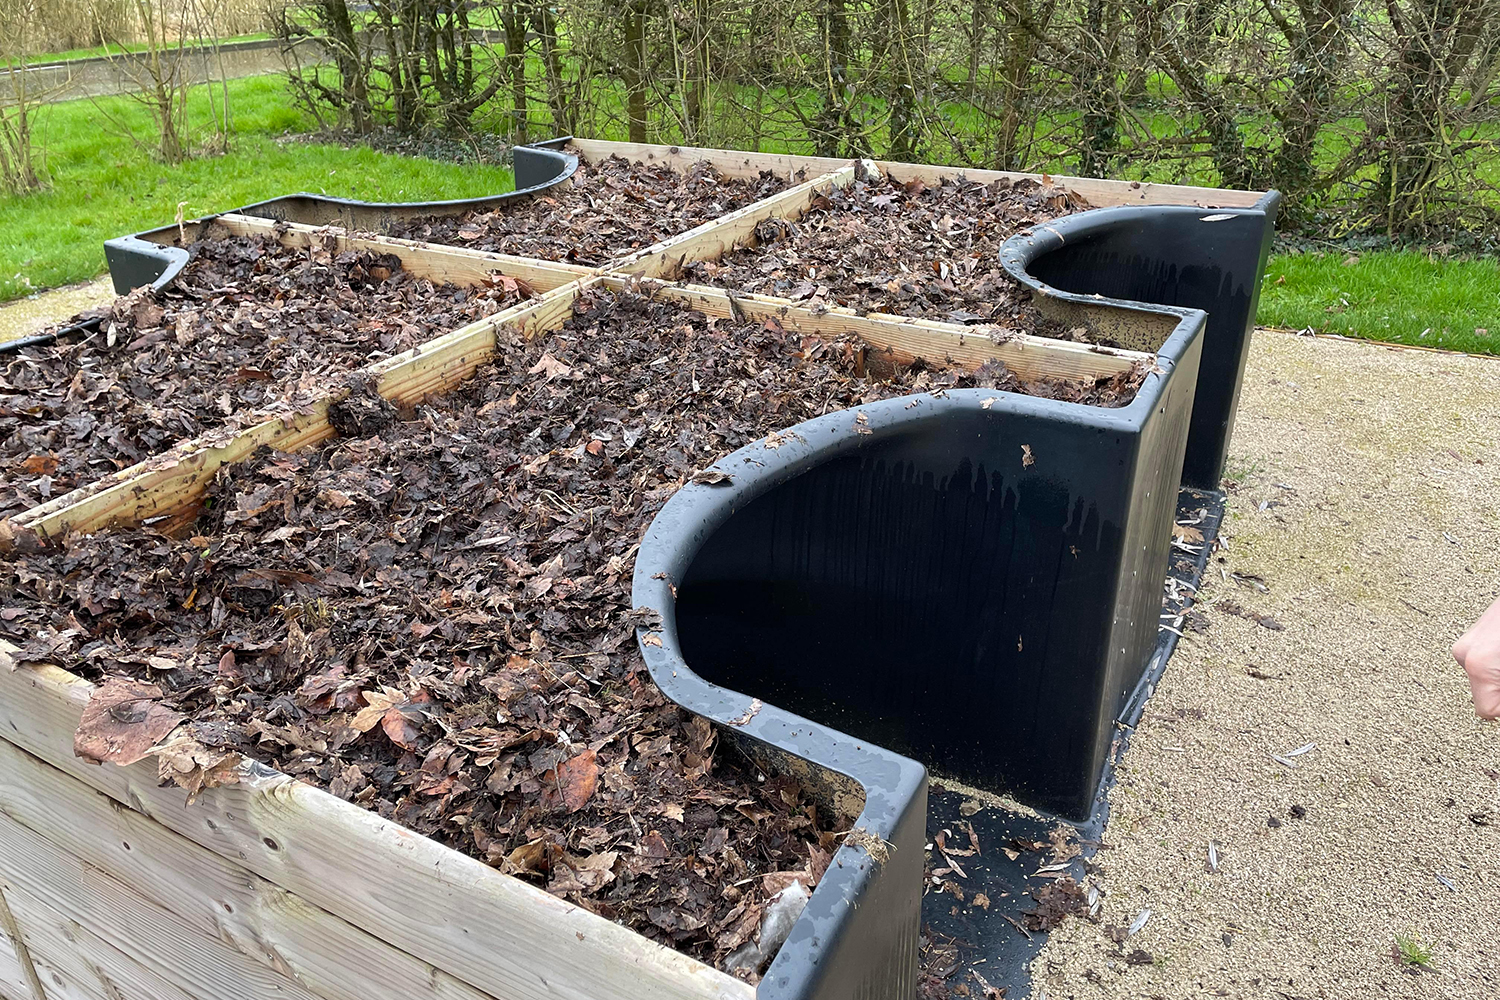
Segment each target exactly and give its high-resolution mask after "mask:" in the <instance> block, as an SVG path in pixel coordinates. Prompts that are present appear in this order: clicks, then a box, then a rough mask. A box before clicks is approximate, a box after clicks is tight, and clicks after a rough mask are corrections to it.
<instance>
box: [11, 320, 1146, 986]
mask: <svg viewBox="0 0 1500 1000" xmlns="http://www.w3.org/2000/svg"><path fill="white" fill-rule="evenodd" d="M862 348H863V345H861V344H859V343H858V342H853V341H848V342H846V341H824V340H819V339H817V338H815V337H807V336H803V335H801V334H791V333H787V332H785V331H784V330H782V329H781V328H780V327H779V326H777V325H776V324H775V323H774V322H770V323H766V324H764V325H760V324H754V323H745V322H732V321H727V320H715V319H710V318H707V317H705V316H704V315H703V314H701V313H695V312H688V311H684V310H682V309H680V308H677V307H675V306H671V305H667V304H662V303H656V302H652V301H649V300H647V299H645V298H643V297H640V296H637V295H633V294H627V293H621V294H620V295H618V296H617V295H615V294H612V293H608V292H592V293H588V294H587V295H586V296H585V297H584V298H583V299H581V300H580V302H579V304H578V305H577V306H575V315H574V316H573V318H571V319H570V320H569V321H568V322H567V323H566V325H565V326H564V327H563V328H562V329H561V330H559V331H557V332H555V333H552V334H547V335H543V336H538V337H535V338H534V339H532V340H529V341H516V342H513V343H510V344H508V345H505V346H504V347H503V348H502V350H501V352H500V353H499V355H498V356H497V358H496V360H495V361H494V362H493V363H491V364H490V365H488V366H486V367H485V368H483V369H481V370H480V371H479V372H478V373H477V374H476V375H475V376H474V377H473V378H471V379H469V380H468V381H467V382H466V383H464V385H463V386H462V387H461V388H460V389H459V390H458V391H456V392H455V393H453V394H452V395H451V396H448V397H446V398H443V399H440V400H434V401H431V402H429V403H428V404H425V405H421V406H418V407H416V408H414V409H412V410H410V411H407V412H396V411H395V410H394V409H393V408H391V407H389V406H388V405H386V404H384V403H383V402H381V401H376V400H374V399H372V398H371V396H370V394H369V393H368V392H365V393H362V394H358V395H356V396H355V397H353V398H352V399H351V401H350V402H349V403H348V404H345V405H341V406H339V407H338V408H337V410H336V412H335V414H334V418H335V421H336V425H337V426H339V427H340V428H341V429H343V430H345V431H346V432H347V433H349V434H351V435H353V436H348V437H342V438H337V439H335V440H333V441H331V442H329V443H328V444H326V445H324V446H322V447H320V448H318V449H315V450H311V451H307V452H303V453H300V454H270V453H268V454H266V455H265V456H263V457H262V458H261V459H260V460H259V461H258V462H252V463H247V464H244V465H239V466H229V467H226V468H225V469H224V470H222V471H221V473H220V475H219V477H218V478H217V480H216V481H215V483H214V484H213V486H212V488H211V490H210V492H209V502H208V505H207V507H206V509H205V510H204V512H203V513H202V515H201V516H200V517H199V519H198V521H197V523H196V525H195V527H194V528H193V529H192V530H193V531H194V532H195V533H194V534H193V536H192V537H189V538H184V539H172V538H168V537H165V536H163V535H161V534H158V533H156V532H153V531H151V530H147V529H133V530H126V531H120V532H115V533H105V534H100V535H96V536H92V537H75V538H70V539H68V540H66V541H65V542H64V543H63V546H62V547H60V548H53V549H40V550H33V551H29V552H15V553H12V556H11V558H9V559H8V560H6V561H3V562H0V635H4V636H6V637H7V638H9V639H10V640H11V641H13V642H15V643H17V644H18V645H21V646H22V647H23V651H22V653H20V654H19V656H18V658H19V659H33V660H51V661H53V662H58V663H61V664H63V665H64V666H67V667H69V668H70V669H74V670H77V671H79V672H81V673H83V674H84V675H85V676H88V677H90V678H92V679H95V680H99V681H104V682H105V683H106V685H108V684H111V683H112V684H117V685H118V684H122V683H124V682H123V681H121V680H118V678H121V677H122V676H123V677H128V678H131V679H133V683H139V682H145V681H149V682H150V683H152V684H156V685H159V686H160V688H161V690H162V692H163V693H162V695H161V696H160V699H161V702H162V704H161V705H158V706H157V709H158V710H157V711H156V713H155V716H154V717H155V718H156V719H157V721H158V723H160V722H161V721H162V719H163V717H162V715H161V711H163V710H168V709H170V710H176V711H180V712H182V713H184V714H185V715H186V716H187V718H189V719H191V720H192V727H191V728H192V732H193V734H194V735H195V737H196V739H197V740H198V741H199V742H200V743H201V744H202V745H203V749H204V750H205V752H210V753H209V756H211V751H216V750H218V751H223V750H232V751H237V752H239V753H242V754H244V755H246V756H249V757H253V758H256V759H259V760H262V761H265V762H266V763H268V764H270V765H273V766H275V767H276V768H278V769H280V770H282V771H284V772H286V773H289V774H292V775H295V776H297V777H299V778H302V779H304V780H307V781H310V782H313V783H315V784H317V785H320V786H322V787H325V788H327V789H328V790H329V791H331V792H332V793H334V794H336V795H339V796H341V797H344V798H346V799H349V800H352V801H354V802H356V803H359V804H360V805H363V806H365V807H367V808H370V809H373V810H376V811H378V812H379V813H380V814H381V815H383V816H386V817H388V818H390V819H393V820H395V821H397V822H400V823H402V824H404V825H406V826H408V827H410V828H412V829H414V830H416V831H418V832H421V833H423V834H427V835H429V836H432V837H434V838H436V839H438V840H440V841H442V842H444V843H446V844H449V845H451V846H452V847H455V848H457V849H459V850H462V851H465V852H467V853H469V854H471V855H473V856H475V857H477V858H480V859H482V860H485V861H487V862H489V863H490V864H493V865H495V866H497V867H499V868H500V869H501V870H503V871H506V872H510V873H512V874H515V875H518V876H520V877H522V878H525V879H528V880H530V881H532V882H534V883H535V884H537V885H541V886H545V887H546V888H547V889H548V890H550V891H552V892H554V893H556V894H558V895H560V896H562V897H564V898H566V899H568V900H570V901H571V902H573V903H576V904H577V905H579V906H582V907H585V908H587V909H590V910H592V911H594V912H597V913H600V914H602V915H604V916H606V917H609V918H611V919H613V920H616V921H619V922H621V923H623V924H625V925H627V926H629V927H632V928H634V929H635V930H637V931H639V932H641V933H643V934H645V935H647V936H649V937H652V938H655V939H657V940H660V941H663V942H666V943H669V944H671V945H673V946H675V947H677V948H679V949H681V950H683V951H685V952H688V953H689V954H692V955H694V956H697V957H699V958H701V959H703V960H706V961H710V962H720V961H722V959H723V958H724V956H725V955H726V954H728V953H729V952H730V951H732V950H733V949H734V948H735V947H736V946H738V945H739V944H741V943H743V942H744V941H745V940H747V938H748V937H749V936H750V935H751V934H752V933H753V932H754V931H755V929H756V927H757V925H758V921H759V919H760V914H761V910H762V907H763V906H764V904H765V902H766V900H767V899H768V898H769V897H770V895H772V894H773V893H774V892H776V891H778V890H779V889H781V888H782V887H784V886H785V885H786V884H787V883H788V882H789V881H790V880H791V879H792V878H793V877H796V878H800V879H802V880H803V881H804V883H806V884H808V885H811V884H813V883H815V882H816V881H817V879H818V878H819V877H820V876H821V874H822V872H823V869H824V868H825V867H826V865H827V864H828V860H829V858H830V856H831V854H832V852H833V851H834V850H836V848H837V846H838V844H839V841H840V836H839V831H841V830H844V829H847V826H848V822H849V820H850V817H841V816H832V815H828V814H826V813H824V812H820V811H819V810H818V809H817V808H816V807H814V806H813V804H812V802H811V801H810V799H809V798H808V797H807V795H806V794H805V792H804V791H803V790H802V789H800V788H799V787H797V786H796V785H795V784H794V783H792V782H790V781H788V780H786V779H784V778H779V777H774V776H773V777H769V778H765V779H764V780H762V779H761V778H760V776H758V775H756V774H755V773H754V772H753V770H748V769H745V768H742V767H741V766H739V765H738V764H736V763H735V762H734V761H733V760H731V759H730V758H729V757H728V756H727V755H725V754H724V753H721V752H720V748H719V747H718V741H717V736H716V732H715V730H714V729H713V728H712V727H711V726H710V725H708V724H707V723H705V722H704V721H703V720H701V719H699V718H697V717H694V716H691V715H689V714H687V713H685V712H682V711H680V710H679V709H677V708H676V707H674V706H673V705H672V704H671V703H669V702H668V701H666V699H665V698H664V697H663V695H662V694H661V693H660V692H659V691H658V689H657V688H656V687H655V686H654V685H653V684H652V682H651V681H650V679H649V676H648V674H647V673H646V671H645V667H644V664H643V662H642V660H641V659H640V656H639V654H638V651H637V647H636V642H635V639H634V630H635V626H636V622H637V618H636V616H635V615H634V613H633V612H632V608H631V605H630V576H631V572H632V566H633V561H634V556H635V552H636V548H637V545H638V542H639V539H640V537H641V535H642V533H643V531H644V529H645V528H646V526H647V525H648V524H649V523H650V521H651V519H652V518H653V517H654V516H655V514H656V513H657V511H658V510H659V509H660V508H661V506H662V504H664V503H665V502H666V500H667V499H668V498H669V497H670V496H671V495H672V494H673V493H674V492H675V491H676V490H677V489H679V488H680V487H681V486H682V485H683V483H685V482H686V481H688V479H689V478H690V477H692V476H693V475H694V473H695V471H696V470H699V469H702V468H703V467H704V466H706V465H708V464H710V463H711V462H712V461H714V460H715V459H717V458H719V457H720V456H722V455H724V454H725V453H726V452H729V451H731V450H733V449H735V448H738V447H741V446H743V445H745V444H747V443H749V442H751V441H753V440H755V439H757V438H760V437H762V436H764V435H766V434H767V433H768V432H770V431H772V430H775V429H778V428H785V427H787V426H789V425H791V424H794V423H797V422H799V421H801V420H804V419H807V418H809V417H811V416H815V415H817V414H818V413H821V412H823V411H824V410H825V409H836V408H840V407H848V406H855V405H859V404H862V403H865V402H869V401H873V400H876V399H881V398H887V397H891V396H896V395H901V394H905V393H908V392H911V391H921V390H934V391H935V390H939V389H942V388H947V387H964V386H988V387H1010V388H1019V386H1018V384H1017V383H1016V381H1015V379H1014V377H1013V376H1011V375H1010V373H1008V372H1006V371H1005V370H1004V369H994V370H984V369H982V370H981V371H979V372H978V373H959V372H953V371H933V370H929V369H927V368H926V366H925V365H915V366H912V367H910V368H902V369H900V370H897V371H895V372H893V373H892V374H891V375H890V377H889V378H888V379H886V380H884V381H876V380H874V379H872V378H869V377H860V376H858V375H856V374H855V372H856V371H862V370H864V366H863V358H862V357H861V355H862ZM870 367H871V368H873V367H875V366H870ZM1030 388H1033V389H1035V390H1037V391H1047V392H1052V393H1057V392H1068V393H1076V392H1077V390H1076V388H1072V387H1065V386H1033V387H1030ZM1092 391H1093V392H1094V393H1095V395H1096V396H1097V397H1098V398H1100V399H1103V398H1105V397H1106V396H1108V395H1109V394H1110V392H1111V391H1123V393H1124V394H1125V395H1126V396H1128V395H1129V394H1131V393H1132V392H1133V389H1130V388H1129V387H1125V388H1124V389H1123V390H1121V389H1120V388H1119V387H1116V390H1111V389H1110V388H1109V387H1108V386H1101V387H1096V388H1095V389H1094V390H1092ZM110 678H116V680H113V681H111V680H109V679H110ZM128 697H130V698H138V697H140V696H139V695H138V694H137V695H128ZM148 697H151V698H155V697H157V696H155V695H149V696H148ZM96 700H99V699H98V698H97V697H96ZM97 714H98V715H99V716H100V717H101V718H103V719H105V720H107V719H108V718H110V717H111V715H112V713H110V712H107V711H105V712H101V713H97ZM137 714H138V715H139V716H140V717H141V718H143V719H144V718H147V717H148V716H150V715H151V713H147V712H139V713H137ZM171 721H172V720H171V718H170V716H168V717H166V724H167V725H170V724H171ZM85 728H88V727H87V726H86V727H85ZM83 735H84V737H85V739H84V743H85V744H87V745H99V744H100V742H101V741H99V740H98V739H97V737H98V735H99V734H97V733H93V734H90V733H84V734H83ZM159 735H160V733H159V731H158V732H153V734H152V737H151V740H149V741H142V745H143V746H149V745H150V742H152V741H154V740H155V739H156V738H159ZM180 759H181V760H186V761H187V763H186V764H182V763H175V764H174V766H176V767H178V769H179V771H186V772H193V771H194V769H195V768H197V767H199V766H200V765H201V766H202V768H204V769H207V768H208V764H207V763H204V761H205V760H206V759H207V758H206V757H204V756H203V755H202V754H199V755H197V756H192V755H189V756H184V757H182V758H180ZM195 761H196V762H197V763H195ZM171 776H172V777H174V778H176V779H177V780H179V781H180V782H183V783H185V784H188V786H189V787H190V788H191V787H195V784H194V783H196V784H202V783H203V781H204V780H205V779H204V777H203V775H201V774H190V775H189V777H190V778H191V779H192V781H191V782H190V781H185V780H184V778H183V775H182V774H181V773H178V774H173V775H171Z"/></svg>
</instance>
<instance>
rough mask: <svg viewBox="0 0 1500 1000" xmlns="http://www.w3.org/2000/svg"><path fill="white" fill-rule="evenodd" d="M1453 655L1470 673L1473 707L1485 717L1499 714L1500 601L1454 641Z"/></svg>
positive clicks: (1494, 716)
mask: <svg viewBox="0 0 1500 1000" xmlns="http://www.w3.org/2000/svg"><path fill="white" fill-rule="evenodd" d="M1453 658H1454V659H1455V660H1457V661H1458V665H1459V666H1461V667H1463V668H1464V673H1466V674H1468V675H1469V690H1470V691H1471V692H1473V694H1474V711H1475V712H1477V713H1479V715H1480V716H1482V717H1483V718H1486V719H1497V718H1500V601H1496V602H1495V603H1494V604H1491V605H1490V608H1489V610H1488V611H1486V612H1485V613H1484V614H1482V615H1480V616H1479V620H1478V621H1477V622H1475V623H1474V625H1473V627H1472V628H1470V629H1469V631H1467V632H1465V633H1464V634H1463V635H1462V636H1460V637H1459V640H1458V641H1457V642H1455V643H1454V644H1453Z"/></svg>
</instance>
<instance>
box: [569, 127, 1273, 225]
mask: <svg viewBox="0 0 1500 1000" xmlns="http://www.w3.org/2000/svg"><path fill="white" fill-rule="evenodd" d="M570 145H571V147H572V148H573V149H574V150H575V151H577V152H578V153H579V155H581V156H582V157H583V158H584V159H585V160H587V161H588V162H590V163H597V162H598V161H599V160H603V159H608V158H609V157H611V156H623V157H624V158H626V159H628V160H640V161H643V162H645V163H666V164H668V165H670V166H672V167H674V168H675V169H678V170H684V169H687V168H690V167H691V166H692V165H693V164H695V163H710V164H712V165H713V166H714V168H715V169H717V170H718V171H719V172H720V173H722V174H724V175H725V176H728V177H742V178H753V177H757V176H759V174H760V172H761V171H762V170H770V171H772V172H774V173H776V174H777V175H779V176H782V177H786V176H789V175H794V174H795V173H796V172H797V171H802V172H804V173H806V174H808V175H809V176H811V175H813V174H820V173H824V172H826V171H830V170H836V169H838V168H840V167H843V166H847V165H848V163H849V161H848V160H840V159H835V158H832V157H827V156H798V155H795V154H790V153H746V152H740V151H737V150H729V149H707V148H703V147H698V146H660V145H652V144H649V143H635V142H608V141H604V140H599V139H576V138H575V139H574V140H573V141H572V142H571V144H570ZM875 163H876V166H878V167H879V168H880V169H881V170H883V171H885V172H886V173H888V174H890V175H891V176H893V177H895V178H896V180H898V181H909V180H912V179H915V178H921V179H922V181H923V182H925V183H927V184H936V183H937V182H939V181H940V180H942V179H943V178H945V177H954V176H957V175H959V174H963V175H964V176H965V177H967V178H968V179H969V180H971V181H974V182H976V183H979V184H989V183H991V182H993V181H997V180H1009V181H1011V182H1012V183H1015V182H1016V181H1022V180H1030V181H1037V182H1047V183H1051V184H1056V185H1058V186H1059V187H1062V188H1066V189H1067V190H1069V191H1076V192H1077V193H1079V194H1081V195H1083V196H1084V197H1085V198H1087V199H1088V200H1089V202H1090V203H1092V204H1094V205H1096V206H1098V207H1100V208H1108V207H1111V206H1114V205H1197V206H1199V207H1203V208H1251V207H1254V205H1255V203H1256V202H1258V201H1259V200H1260V199H1261V197H1262V196H1263V195H1264V194H1265V192H1263V191H1238V190H1232V189H1228V188H1206V187H1193V186H1191V185H1184V184H1153V183H1149V182H1138V181H1111V180H1099V179H1097V178H1092V177H1069V176H1066V175H1063V174H1027V173H1015V172H1012V171H1008V170H982V169H979V168H977V167H975V168H971V167H952V166H942V165H937V164H928V163H903V162H900V161H897V160H876V161H875Z"/></svg>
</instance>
